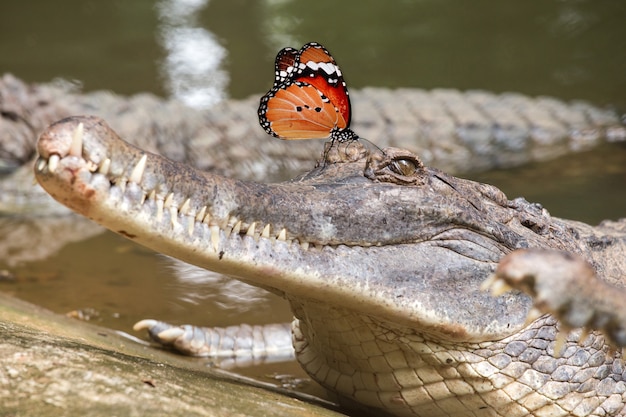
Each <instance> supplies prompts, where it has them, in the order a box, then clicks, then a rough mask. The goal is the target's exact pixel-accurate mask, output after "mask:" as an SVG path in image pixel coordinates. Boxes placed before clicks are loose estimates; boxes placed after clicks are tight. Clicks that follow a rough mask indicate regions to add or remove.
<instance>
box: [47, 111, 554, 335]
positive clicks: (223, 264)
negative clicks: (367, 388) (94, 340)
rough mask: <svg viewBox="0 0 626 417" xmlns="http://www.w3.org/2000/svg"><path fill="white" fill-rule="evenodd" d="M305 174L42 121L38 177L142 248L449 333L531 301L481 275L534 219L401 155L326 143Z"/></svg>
mask: <svg viewBox="0 0 626 417" xmlns="http://www.w3.org/2000/svg"><path fill="white" fill-rule="evenodd" d="M329 145H330V144H327V149H326V151H325V152H324V155H325V158H326V160H325V161H322V163H320V164H318V167H317V168H315V169H314V170H312V171H311V172H309V173H307V174H305V175H303V176H301V177H299V178H296V179H294V180H291V181H288V182H283V183H278V184H261V183H253V182H243V181H237V180H233V179H229V178H224V177H221V176H218V175H212V174H209V173H206V172H201V171H198V170H195V169H193V168H190V167H189V166H186V165H183V164H179V163H175V162H172V161H170V160H168V159H166V158H163V157H161V156H158V155H154V154H150V153H148V152H145V151H142V150H140V149H138V148H135V147H133V146H131V145H129V144H128V143H126V142H124V141H122V140H121V139H120V138H118V137H117V135H116V134H115V133H114V132H113V131H112V130H111V129H110V128H109V127H108V126H107V125H106V124H105V122H104V121H102V120H100V119H97V118H95V117H72V118H68V119H64V120H61V121H59V122H57V123H55V124H53V125H52V126H51V127H50V128H49V129H48V130H47V131H46V132H45V133H44V134H43V135H42V136H41V138H40V140H39V143H38V151H39V154H40V159H39V161H38V163H37V166H36V175H37V179H38V181H39V182H40V183H41V185H42V186H43V187H44V188H45V189H46V190H47V191H48V192H49V193H50V194H51V195H52V196H53V197H55V198H56V199H57V200H59V201H60V202H62V203H63V204H65V205H67V206H69V207H70V208H72V209H73V210H75V211H77V212H78V213H81V214H83V215H85V216H87V217H89V218H91V219H93V220H94V221H96V222H98V223H101V224H103V225H105V226H106V227H108V228H109V229H111V230H113V231H115V232H117V233H119V234H121V235H124V236H126V237H128V238H130V239H132V240H135V241H137V242H139V243H141V244H143V245H146V246H148V247H150V248H152V249H154V250H157V251H160V252H162V253H165V254H168V255H171V256H174V257H177V258H180V259H182V260H185V261H187V262H190V263H193V264H196V265H199V266H202V267H204V268H207V269H211V270H214V271H217V272H221V273H224V274H227V275H230V276H233V277H237V278H238V279H241V280H243V281H246V282H248V283H252V284H254V285H257V286H260V287H263V288H266V289H270V290H271V291H273V292H276V293H279V294H282V295H284V296H285V297H286V298H288V299H291V298H310V299H315V300H319V301H323V302H325V303H329V304H335V305H338V306H342V307H343V308H348V309H353V310H355V311H358V312H362V313H364V314H368V315H372V316H376V317H380V318H381V319H383V320H389V321H390V322H394V323H401V324H405V325H408V326H411V327H412V328H419V329H420V331H423V332H425V333H429V332H432V333H435V334H437V335H439V336H440V337H444V338H451V339H453V340H457V341H483V340H493V339H498V338H502V337H504V336H506V335H508V334H511V333H513V332H515V331H516V330H518V329H519V328H521V326H523V324H524V320H525V317H526V314H527V312H528V308H529V305H530V304H529V300H528V299H527V298H526V297H525V296H524V295H521V294H512V295H508V296H504V297H499V298H493V297H491V296H489V295H488V294H486V293H484V292H483V291H481V290H480V288H479V286H480V283H481V282H482V281H483V280H484V279H485V278H486V277H487V276H488V275H489V274H490V273H491V272H493V270H494V268H495V265H496V264H497V262H498V261H499V259H500V258H501V257H502V256H503V255H505V254H506V253H508V252H510V251H511V250H513V249H515V248H520V247H528V246H544V244H542V241H541V239H540V234H538V233H537V230H536V229H537V228H538V227H539V228H540V226H537V225H540V224H541V222H542V217H545V216H546V214H545V212H544V211H542V210H541V209H540V208H538V207H536V206H532V205H528V206H527V207H525V209H523V210H522V209H520V207H519V204H518V203H516V202H509V201H507V199H506V197H505V196H504V194H503V193H502V192H501V191H499V190H498V189H496V188H494V187H492V186H488V185H484V184H478V183H475V182H471V181H467V180H463V179H459V178H456V177H452V176H449V175H446V174H444V173H443V172H441V171H438V170H436V169H432V168H427V167H424V166H423V165H422V164H421V162H420V160H419V158H418V157H417V156H416V155H414V154H411V153H410V152H408V151H403V150H399V149H383V150H378V149H375V150H373V151H372V150H368V149H367V148H366V147H365V146H364V145H363V144H361V143H360V142H348V143H337V144H335V146H329Z"/></svg>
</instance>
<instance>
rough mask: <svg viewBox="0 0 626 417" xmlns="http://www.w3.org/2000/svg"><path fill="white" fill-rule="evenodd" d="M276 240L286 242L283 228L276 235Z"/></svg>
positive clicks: (285, 231) (285, 230)
mask: <svg viewBox="0 0 626 417" xmlns="http://www.w3.org/2000/svg"><path fill="white" fill-rule="evenodd" d="M277 239H278V240H287V229H285V228H284V227H283V228H282V229H281V230H280V233H279V234H278V237H277Z"/></svg>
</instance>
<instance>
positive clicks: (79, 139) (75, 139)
mask: <svg viewBox="0 0 626 417" xmlns="http://www.w3.org/2000/svg"><path fill="white" fill-rule="evenodd" d="M83 131H84V126H83V123H82V122H81V123H79V124H78V126H76V129H74V133H72V143H71V144H70V150H69V155H71V156H82V154H83Z"/></svg>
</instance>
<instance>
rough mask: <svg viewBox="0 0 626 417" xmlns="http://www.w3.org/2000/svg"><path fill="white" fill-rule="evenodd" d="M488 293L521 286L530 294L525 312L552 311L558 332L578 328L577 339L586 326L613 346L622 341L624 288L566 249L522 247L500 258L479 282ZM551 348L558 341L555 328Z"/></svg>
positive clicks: (625, 344)
mask: <svg viewBox="0 0 626 417" xmlns="http://www.w3.org/2000/svg"><path fill="white" fill-rule="evenodd" d="M482 288H483V289H490V290H491V291H492V294H494V295H499V294H501V293H502V292H503V290H505V289H516V290H520V291H523V292H525V293H527V294H529V295H530V296H532V297H533V299H534V307H533V309H531V311H530V313H529V314H531V315H532V316H533V318H537V317H538V315H540V314H542V313H550V314H552V315H554V316H555V317H556V318H557V319H558V320H559V321H560V323H561V332H562V333H568V332H569V331H570V330H571V329H575V328H582V330H583V332H582V335H581V341H582V340H583V339H584V338H585V337H586V335H587V334H588V332H589V331H591V330H598V331H601V332H602V333H603V334H604V335H605V337H606V338H607V340H608V342H609V343H610V344H611V345H612V346H613V347H616V348H622V349H623V348H624V347H626V327H625V326H626V325H625V323H626V313H625V312H624V310H623V305H624V302H626V292H625V291H624V290H623V289H621V288H617V287H612V286H609V284H607V283H606V282H604V281H603V280H600V279H599V278H598V277H597V276H596V273H595V270H594V269H593V267H592V266H591V265H589V264H588V263H587V262H585V261H584V260H583V259H582V258H579V257H577V256H574V255H572V254H570V253H567V252H561V251H552V250H541V249H523V250H517V251H514V252H512V253H510V254H509V255H507V256H505V257H504V258H502V260H501V261H500V264H499V265H498V268H497V269H496V272H495V273H494V274H493V275H492V276H491V277H489V278H488V279H487V280H486V281H485V282H484V283H483V285H482ZM559 336H560V337H559V338H557V344H556V346H555V352H556V353H557V354H558V352H559V351H560V350H561V349H560V348H561V347H562V346H563V340H564V334H559Z"/></svg>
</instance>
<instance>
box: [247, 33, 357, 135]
mask: <svg viewBox="0 0 626 417" xmlns="http://www.w3.org/2000/svg"><path fill="white" fill-rule="evenodd" d="M258 114H259V123H260V124H261V126H262V127H263V128H264V129H265V131H266V132H267V133H269V134H270V135H272V136H274V137H277V138H280V139H287V140H291V139H324V138H331V140H338V141H341V142H343V141H348V140H356V139H358V136H357V135H356V134H355V133H354V132H352V130H350V127H349V126H350V118H351V110H350V98H349V96H348V89H347V88H346V83H345V81H344V80H343V76H342V74H341V70H340V69H339V66H338V65H337V63H336V62H335V60H334V59H333V57H332V56H331V55H330V53H329V52H328V51H327V50H326V49H325V48H324V47H323V46H321V45H320V44H318V43H315V42H311V43H308V44H306V45H304V46H303V47H302V48H301V49H300V50H296V49H294V48H284V49H282V50H281V51H280V52H279V53H278V55H277V56H276V62H275V78H274V86H273V87H272V89H271V90H270V91H269V92H268V93H267V94H266V95H264V96H263V97H262V98H261V103H260V105H259V112H258Z"/></svg>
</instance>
